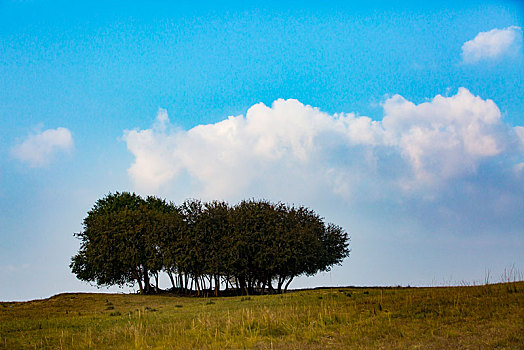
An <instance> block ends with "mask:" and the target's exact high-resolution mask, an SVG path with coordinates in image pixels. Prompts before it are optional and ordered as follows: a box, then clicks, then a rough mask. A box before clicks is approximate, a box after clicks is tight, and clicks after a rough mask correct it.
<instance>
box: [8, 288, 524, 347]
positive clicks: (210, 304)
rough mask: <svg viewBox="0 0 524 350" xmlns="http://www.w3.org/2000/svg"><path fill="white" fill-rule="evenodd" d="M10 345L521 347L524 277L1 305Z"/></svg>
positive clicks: (60, 298) (75, 296)
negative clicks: (494, 281)
mask: <svg viewBox="0 0 524 350" xmlns="http://www.w3.org/2000/svg"><path fill="white" fill-rule="evenodd" d="M0 348H3V349H32V348H34V349H40V348H46V349H194V348H199V349H245V348H252V349H446V348H458V349H524V282H511V283H500V284H488V285H481V286H461V287H428V288H409V287H406V288H403V287H396V288H326V289H316V290H301V291H292V292H289V293H286V294H282V295H260V296H238V297H220V298H203V297H179V296H170V295H129V294H93V293H90V294H87V293H86V294H82V293H72V294H69V293H68V294H60V295H56V296H53V297H51V298H48V299H43V300H34V301H29V302H2V303H0Z"/></svg>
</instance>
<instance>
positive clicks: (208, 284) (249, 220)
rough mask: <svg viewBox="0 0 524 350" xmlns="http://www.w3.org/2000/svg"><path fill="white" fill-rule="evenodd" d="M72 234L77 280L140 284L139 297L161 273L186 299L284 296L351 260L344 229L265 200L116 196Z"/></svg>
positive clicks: (301, 210)
mask: <svg viewBox="0 0 524 350" xmlns="http://www.w3.org/2000/svg"><path fill="white" fill-rule="evenodd" d="M75 236H76V237H78V238H79V239H80V240H81V246H80V250H79V251H78V254H76V255H75V256H73V257H72V259H71V260H72V261H71V265H70V267H71V269H72V271H73V273H74V274H76V276H77V278H79V279H80V280H83V281H88V282H95V283H96V284H98V285H99V286H102V285H120V286H122V285H126V284H127V285H134V284H135V283H137V284H138V286H139V288H140V293H153V292H158V291H159V288H158V275H159V273H160V272H162V271H164V272H165V273H167V275H168V276H169V278H170V280H171V283H172V288H171V290H172V291H178V292H182V293H192V292H193V291H196V293H198V294H201V293H209V292H211V291H213V292H214V293H215V294H216V295H218V294H219V293H220V291H221V290H227V291H229V292H231V291H235V292H236V293H242V294H253V293H280V292H282V291H286V290H287V287H288V286H289V283H290V282H291V281H292V280H293V278H295V277H296V276H300V275H313V274H315V273H317V272H319V271H328V270H329V269H330V268H331V267H332V266H333V265H335V264H340V263H341V262H342V260H343V259H344V258H345V257H347V256H348V255H349V249H348V240H349V238H348V235H347V233H346V232H345V231H344V230H343V229H342V228H341V227H340V226H337V225H334V224H325V223H324V220H323V218H321V217H319V216H318V215H317V214H316V213H315V212H314V211H312V210H311V209H308V208H306V207H302V206H300V207H294V206H289V205H285V204H282V203H276V204H275V203H271V202H268V201H264V200H247V201H242V202H240V203H239V204H237V205H235V206H230V205H229V204H228V203H226V202H220V201H213V202H207V203H206V202H201V201H199V200H194V199H192V200H186V201H185V202H184V203H183V204H182V205H179V206H176V205H174V204H173V203H170V202H167V201H165V200H164V199H160V198H157V197H152V196H150V197H147V198H142V197H140V196H138V195H136V194H134V193H128V192H123V193H118V192H117V193H114V194H108V195H107V196H105V197H104V198H102V199H99V200H98V201H97V202H96V203H95V205H94V206H93V208H92V209H91V210H90V211H89V212H88V215H87V217H86V218H85V219H84V221H83V231H82V232H80V233H75ZM153 278H154V280H155V281H154V282H155V283H154V285H152V282H153Z"/></svg>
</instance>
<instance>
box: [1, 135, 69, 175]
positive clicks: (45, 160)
mask: <svg viewBox="0 0 524 350" xmlns="http://www.w3.org/2000/svg"><path fill="white" fill-rule="evenodd" d="M73 147H74V143H73V136H72V135H71V132H70V131H69V130H68V129H66V128H62V127H59V128H56V129H47V130H44V131H42V132H41V133H38V134H34V135H29V136H28V137H27V138H26V139H25V140H24V141H23V142H22V143H20V144H18V145H16V146H15V147H13V149H12V150H11V155H12V156H13V157H14V158H16V159H18V160H20V161H22V162H25V163H27V164H29V165H30V166H32V167H41V166H46V165H48V164H49V163H50V162H51V161H52V160H53V158H54V157H55V156H56V155H57V154H59V153H61V152H70V151H71V150H72V149H73Z"/></svg>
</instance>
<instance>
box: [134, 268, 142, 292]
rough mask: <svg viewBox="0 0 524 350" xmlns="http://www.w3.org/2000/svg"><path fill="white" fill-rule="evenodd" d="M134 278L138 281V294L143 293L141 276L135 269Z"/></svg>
mask: <svg viewBox="0 0 524 350" xmlns="http://www.w3.org/2000/svg"><path fill="white" fill-rule="evenodd" d="M134 275H135V279H136V281H137V282H138V288H140V294H144V287H143V286H142V277H141V276H140V275H139V274H138V272H137V271H135V273H134Z"/></svg>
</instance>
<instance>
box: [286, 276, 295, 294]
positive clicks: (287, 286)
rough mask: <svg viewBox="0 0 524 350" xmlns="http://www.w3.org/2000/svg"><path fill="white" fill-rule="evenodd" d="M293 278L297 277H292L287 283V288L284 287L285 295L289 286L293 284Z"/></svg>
mask: <svg viewBox="0 0 524 350" xmlns="http://www.w3.org/2000/svg"><path fill="white" fill-rule="evenodd" d="M293 278H295V276H291V278H290V279H289V281H287V283H286V286H285V287H284V293H285V292H287V287H289V284H290V283H291V281H293Z"/></svg>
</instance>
